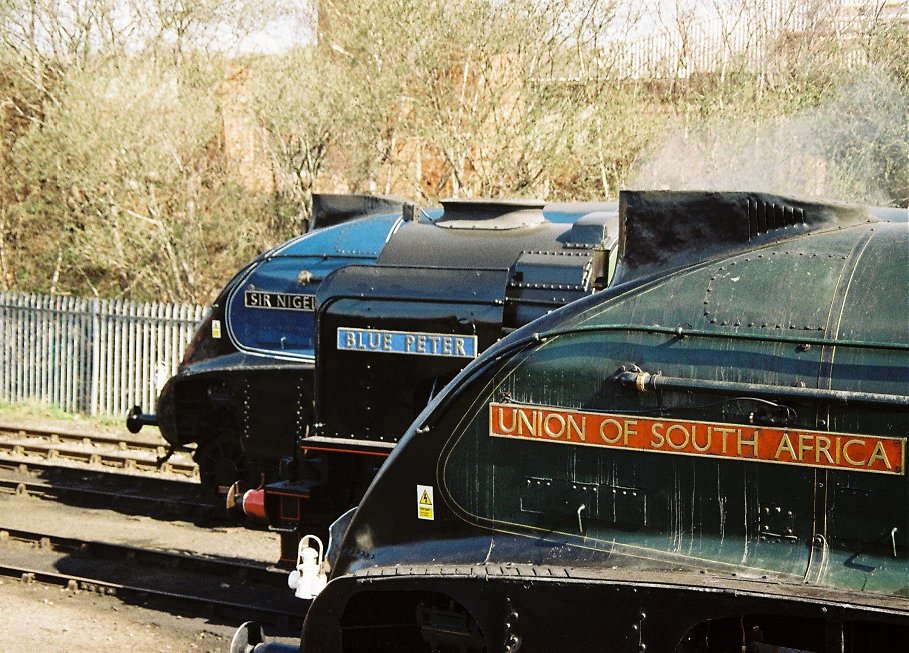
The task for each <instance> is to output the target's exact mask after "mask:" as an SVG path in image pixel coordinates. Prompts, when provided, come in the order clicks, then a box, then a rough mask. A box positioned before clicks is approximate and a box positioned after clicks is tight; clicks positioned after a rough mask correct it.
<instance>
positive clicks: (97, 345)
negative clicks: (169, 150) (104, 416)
mask: <svg viewBox="0 0 909 653" xmlns="http://www.w3.org/2000/svg"><path fill="white" fill-rule="evenodd" d="M89 310H90V312H91V318H92V321H91V342H92V362H91V371H90V372H89V374H90V377H89V378H90V379H91V381H90V383H89V387H90V388H91V389H90V393H91V394H90V400H89V401H90V408H89V414H90V415H92V416H95V415H97V414H98V402H99V399H100V397H99V394H100V391H101V384H100V380H99V378H98V377H99V374H100V372H101V317H100V314H101V302H100V300H98V298H97V297H96V298H94V299H93V300H92V301H91V304H90V309H89Z"/></svg>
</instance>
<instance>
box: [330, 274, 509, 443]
mask: <svg viewBox="0 0 909 653" xmlns="http://www.w3.org/2000/svg"><path fill="white" fill-rule="evenodd" d="M507 275H508V271H507V270H464V269H431V270H426V269H422V268H402V267H389V266H374V267H372V266H371V267H348V268H344V269H342V270H339V271H338V272H337V273H335V274H334V275H332V276H331V277H329V278H328V279H326V281H325V283H324V284H323V286H322V288H323V289H324V291H325V293H326V297H325V299H324V300H323V299H321V294H320V308H319V315H318V325H319V331H318V335H317V352H316V356H317V358H318V361H319V364H318V366H317V374H316V376H317V378H316V406H317V414H316V423H317V431H318V433H319V434H320V435H323V436H328V437H342V438H357V437H359V438H365V439H377V440H383V441H389V440H391V441H395V440H397V439H398V438H399V437H400V436H401V435H402V434H403V433H404V430H405V429H406V428H407V426H408V425H409V424H410V422H411V421H413V419H414V417H416V415H417V413H419V411H420V410H422V408H423V407H424V406H425V404H426V402H427V401H428V399H429V397H430V396H431V395H432V394H434V393H436V392H438V391H439V390H441V388H442V387H443V386H444V385H445V383H447V382H448V380H449V379H451V378H452V377H453V376H454V375H455V374H456V373H457V372H458V371H460V369H461V368H463V367H464V365H466V364H467V363H468V362H469V361H470V360H471V358H465V357H463V356H461V357H459V356H450V355H445V354H446V353H448V354H451V353H453V352H452V351H447V352H445V351H443V349H442V345H441V344H440V345H439V347H438V350H437V351H436V352H435V353H434V352H433V348H432V343H431V342H429V343H428V344H426V345H425V347H422V348H420V349H419V350H418V349H417V347H416V346H415V347H414V349H413V351H411V352H410V353H401V352H397V353H395V352H390V351H386V350H383V349H382V348H381V347H377V348H371V347H370V345H369V342H368V336H367V340H365V341H364V343H363V348H362V349H359V350H344V349H339V347H338V342H337V333H338V329H339V328H346V329H360V330H371V331H372V332H373V333H375V332H378V331H382V332H399V333H407V334H446V335H457V336H465V337H474V336H475V337H476V351H477V352H479V351H482V350H484V349H486V348H487V347H489V346H490V345H491V344H493V343H494V342H495V341H496V340H497V339H498V338H499V337H500V336H501V332H502V313H503V301H502V295H503V289H504V287H505V283H506V279H507ZM413 337H415V338H416V337H418V336H416V335H414V336H413Z"/></svg>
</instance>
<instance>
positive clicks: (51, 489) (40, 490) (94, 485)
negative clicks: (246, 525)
mask: <svg viewBox="0 0 909 653" xmlns="http://www.w3.org/2000/svg"><path fill="white" fill-rule="evenodd" d="M0 494H16V495H27V496H32V497H36V498H40V499H45V500H50V501H57V502H60V503H64V504H68V505H74V506H79V507H82V508H98V509H107V510H116V511H118V512H121V513H127V514H133V515H147V516H158V517H171V518H173V517H179V518H182V519H191V520H193V521H195V522H196V523H197V524H200V525H202V524H211V525H216V524H221V523H223V522H224V521H225V519H226V512H225V509H224V506H223V503H222V502H220V501H216V500H215V498H214V497H213V496H212V495H211V493H210V492H206V491H205V490H204V489H203V488H202V486H200V485H199V484H198V483H192V482H188V481H179V480H178V481H174V480H169V479H164V478H156V477H148V478H145V477H140V478H136V477H134V476H125V475H121V474H110V473H107V472H103V471H93V470H83V469H73V468H69V467H56V466H54V465H51V464H46V463H42V462H38V463H19V462H15V461H4V460H0Z"/></svg>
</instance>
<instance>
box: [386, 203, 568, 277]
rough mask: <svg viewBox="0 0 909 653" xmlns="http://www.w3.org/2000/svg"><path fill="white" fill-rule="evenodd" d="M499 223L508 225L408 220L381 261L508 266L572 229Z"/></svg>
mask: <svg viewBox="0 0 909 653" xmlns="http://www.w3.org/2000/svg"><path fill="white" fill-rule="evenodd" d="M540 216H542V212H541V213H540ZM503 219H504V218H503ZM498 224H502V225H503V227H504V224H503V223H501V219H491V220H487V221H485V224H484V225H483V227H482V228H476V229H464V228H457V229H454V228H445V227H441V226H438V225H436V224H431V223H424V222H407V223H405V224H403V225H401V227H400V228H399V229H398V230H397V231H396V232H395V234H394V235H393V236H392V237H391V239H390V240H389V242H388V244H387V245H386V246H385V249H383V250H382V254H381V255H380V256H379V261H378V262H379V264H380V265H421V266H425V267H430V268H431V267H450V268H468V267H476V268H507V267H510V266H511V265H512V264H513V263H514V261H515V259H516V258H517V254H518V252H521V251H524V250H546V249H551V248H552V247H553V246H554V245H556V244H557V243H558V242H559V241H558V239H559V237H560V236H561V235H562V234H563V233H565V232H566V231H568V228H567V226H566V225H563V224H552V223H549V222H542V223H540V224H538V225H536V226H530V227H518V228H502V229H497V225H498Z"/></svg>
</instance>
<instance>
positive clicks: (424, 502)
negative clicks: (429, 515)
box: [420, 490, 432, 506]
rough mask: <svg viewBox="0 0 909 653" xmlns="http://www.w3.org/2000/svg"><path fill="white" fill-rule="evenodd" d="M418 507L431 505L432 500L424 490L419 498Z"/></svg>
mask: <svg viewBox="0 0 909 653" xmlns="http://www.w3.org/2000/svg"><path fill="white" fill-rule="evenodd" d="M420 505H421V506H431V505H432V500H431V499H430V498H429V492H427V491H426V490H423V494H422V496H421V497H420Z"/></svg>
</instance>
